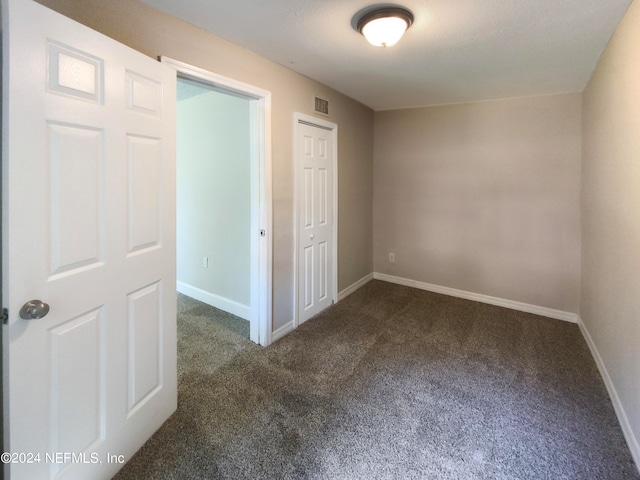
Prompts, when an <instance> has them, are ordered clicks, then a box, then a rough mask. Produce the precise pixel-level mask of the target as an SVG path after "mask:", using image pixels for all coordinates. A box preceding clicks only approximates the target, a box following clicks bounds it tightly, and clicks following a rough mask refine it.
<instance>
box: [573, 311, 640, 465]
mask: <svg viewBox="0 0 640 480" xmlns="http://www.w3.org/2000/svg"><path fill="white" fill-rule="evenodd" d="M578 326H579V327H580V331H581V332H582V336H583V337H584V339H585V341H586V342H587V345H588V346H589V350H591V355H592V356H593V358H594V360H595V361H596V365H597V366H598V370H600V375H601V376H602V380H603V381H604V384H605V386H606V387H607V392H609V398H610V399H611V403H612V404H613V409H614V410H615V412H616V416H617V417H618V421H619V422H620V427H621V428H622V433H623V434H624V438H625V440H626V441H627V445H628V446H629V450H630V451H631V456H632V457H633V459H634V460H635V462H636V467H637V468H638V470H639V471H640V442H638V439H637V438H636V436H635V434H634V433H633V429H632V428H631V423H630V422H629V417H627V414H626V412H625V411H624V407H623V406H622V402H621V401H620V397H619V396H618V392H617V390H616V387H615V386H614V384H613V381H612V380H611V376H610V375H609V371H608V370H607V367H606V366H605V364H604V361H603V360H602V356H600V352H599V351H598V348H597V347H596V344H595V342H594V341H593V338H591V334H590V333H589V330H587V326H586V325H585V324H584V322H583V321H582V318H581V317H578Z"/></svg>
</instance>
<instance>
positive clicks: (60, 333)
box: [3, 0, 176, 480]
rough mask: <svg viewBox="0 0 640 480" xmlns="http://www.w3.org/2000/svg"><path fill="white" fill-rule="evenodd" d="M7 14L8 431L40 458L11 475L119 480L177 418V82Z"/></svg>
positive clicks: (88, 41)
mask: <svg viewBox="0 0 640 480" xmlns="http://www.w3.org/2000/svg"><path fill="white" fill-rule="evenodd" d="M3 16H4V28H3V35H4V36H3V40H4V62H5V65H4V69H5V73H4V93H3V95H4V97H3V103H4V111H3V125H4V127H3V128H4V129H3V229H4V240H5V242H4V245H3V264H4V265H3V268H4V274H5V276H4V278H3V297H4V299H5V302H6V303H5V306H8V308H9V314H10V315H9V320H8V325H7V326H4V327H3V328H4V329H5V330H4V340H5V343H4V348H3V350H4V360H5V362H6V363H5V367H6V368H5V390H6V392H7V394H6V395H5V428H8V445H7V448H8V450H10V451H11V452H13V453H16V454H17V453H24V454H32V455H36V454H37V455H38V459H37V461H35V459H34V457H31V460H32V461H31V463H25V462H22V461H18V462H16V463H12V464H10V465H9V473H10V475H11V478H12V479H13V480H21V479H29V480H34V479H49V478H56V479H57V478H64V479H89V478H91V479H100V478H110V477H111V476H113V474H114V473H115V472H116V471H117V470H118V469H119V468H121V466H122V465H121V461H122V460H123V459H124V460H127V459H129V458H130V457H131V455H132V454H133V453H134V452H135V451H136V450H137V449H138V448H139V447H140V446H141V445H142V443H144V441H145V440H146V439H147V438H148V437H149V436H150V435H151V434H152V433H153V432H154V431H155V430H156V429H157V428H158V427H159V426H160V425H161V424H162V423H163V422H164V421H165V420H166V419H167V418H168V417H169V415H170V414H171V413H172V412H173V411H174V410H175V408H176V331H175V329H176V325H175V318H176V296H175V158H174V155H175V98H176V97H175V88H176V86H175V83H176V74H175V71H174V70H172V69H171V68H169V67H167V66H166V65H162V64H160V63H159V62H157V61H155V60H153V59H151V58H149V57H146V56H144V55H142V54H140V53H138V52H136V51H134V50H131V49H129V48H127V47H125V46H123V45H121V44H119V43H117V42H115V41H113V40H111V39H109V38H107V37H105V36H103V35H101V34H98V33H97V32H95V31H93V30H90V29H88V28H86V27H84V26H82V25H80V24H77V23H75V22H73V21H71V20H69V19H67V18H66V17H63V16H61V15H58V14H57V13H54V12H53V11H51V10H49V9H47V8H45V7H43V6H41V5H39V4H36V3H34V2H32V1H29V0H5V2H4V4H3ZM32 299H39V300H41V301H42V302H45V303H47V304H48V305H49V306H50V311H49V313H48V314H47V315H46V316H44V317H43V318H40V319H29V320H26V319H22V318H21V317H20V316H19V311H20V309H21V307H22V305H23V304H25V302H27V301H29V300H32ZM25 458H26V457H23V459H25ZM26 459H27V460H28V458H26Z"/></svg>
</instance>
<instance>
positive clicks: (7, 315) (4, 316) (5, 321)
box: [2, 308, 9, 325]
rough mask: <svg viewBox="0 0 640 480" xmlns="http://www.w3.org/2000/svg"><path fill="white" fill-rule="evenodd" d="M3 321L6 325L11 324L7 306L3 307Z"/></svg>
mask: <svg viewBox="0 0 640 480" xmlns="http://www.w3.org/2000/svg"><path fill="white" fill-rule="evenodd" d="M2 323H3V324H5V325H8V324H9V310H7V309H6V308H3V309H2Z"/></svg>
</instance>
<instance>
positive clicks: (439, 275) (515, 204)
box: [374, 94, 581, 313]
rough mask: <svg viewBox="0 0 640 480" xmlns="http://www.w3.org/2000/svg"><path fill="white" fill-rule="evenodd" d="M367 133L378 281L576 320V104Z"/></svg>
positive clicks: (531, 103) (570, 98)
mask: <svg viewBox="0 0 640 480" xmlns="http://www.w3.org/2000/svg"><path fill="white" fill-rule="evenodd" d="M374 132H375V133H374V139H375V144H374V145H375V146H374V269H375V271H376V272H378V273H385V274H390V275H395V276H399V277H403V278H407V279H410V280H417V281H420V282H426V283H431V284H435V285H438V286H443V287H450V288H455V289H459V290H464V291H468V292H473V293H480V294H484V295H490V296H493V297H498V298H503V299H508V300H514V301H518V302H524V303H528V304H532V305H536V306H542V307H547V308H552V309H557V310H562V311H565V312H574V313H575V312H577V311H578V303H579V297H578V292H579V275H580V272H579V266H580V265H579V264H580V226H579V217H580V215H579V201H580V200H579V199H580V151H581V142H580V134H581V132H580V95H579V94H569V95H557V96H547V97H535V98H524V99H510V100H497V101H488V102H478V103H469V104H461V105H449V106H441V107H429V108H417V109H408V110H395V111H386V112H376V114H375V127H374ZM389 252H393V253H395V257H396V261H395V263H390V262H389V260H388V253H389Z"/></svg>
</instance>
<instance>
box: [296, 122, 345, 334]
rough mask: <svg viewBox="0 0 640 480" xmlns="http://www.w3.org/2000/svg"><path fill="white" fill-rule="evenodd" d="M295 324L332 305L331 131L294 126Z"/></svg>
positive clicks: (302, 125) (306, 126) (304, 125)
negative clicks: (296, 222) (295, 182)
mask: <svg viewBox="0 0 640 480" xmlns="http://www.w3.org/2000/svg"><path fill="white" fill-rule="evenodd" d="M297 127H298V144H297V161H298V165H297V166H296V168H297V169H298V171H299V172H300V173H299V175H300V181H299V187H298V188H299V192H298V203H299V207H298V208H299V211H298V219H299V220H298V252H299V253H298V255H299V256H298V269H299V271H298V300H297V303H298V322H299V323H302V322H304V321H306V320H308V319H309V318H311V317H312V316H313V315H315V314H317V313H318V312H320V311H321V310H323V309H324V308H326V307H328V306H329V305H331V303H332V302H333V298H332V292H333V276H334V272H333V254H334V252H333V250H334V248H335V247H334V245H333V243H334V231H333V228H334V222H333V216H334V212H333V158H332V150H331V148H330V145H331V141H332V135H333V132H332V131H331V130H327V129H324V128H319V127H314V126H311V125H307V124H298V126H297Z"/></svg>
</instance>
